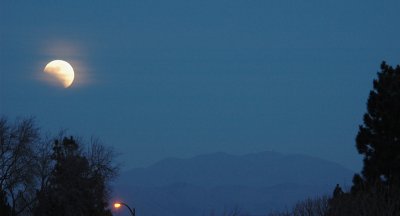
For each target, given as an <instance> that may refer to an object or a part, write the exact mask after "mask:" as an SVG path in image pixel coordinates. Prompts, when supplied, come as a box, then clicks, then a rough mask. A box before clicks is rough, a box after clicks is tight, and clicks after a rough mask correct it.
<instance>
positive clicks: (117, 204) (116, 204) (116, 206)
mask: <svg viewBox="0 0 400 216" xmlns="http://www.w3.org/2000/svg"><path fill="white" fill-rule="evenodd" d="M123 205H124V206H126V207H127V208H128V209H129V212H130V213H131V214H132V216H135V208H133V210H132V209H131V208H130V207H129V206H128V204H126V203H123V202H116V203H114V208H116V209H118V208H121V206H123Z"/></svg>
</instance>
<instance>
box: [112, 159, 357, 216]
mask: <svg viewBox="0 0 400 216" xmlns="http://www.w3.org/2000/svg"><path fill="white" fill-rule="evenodd" d="M353 174H354V172H353V171H351V170H349V169H347V168H345V167H343V166H341V165H339V164H336V163H333V162H329V161H326V160H323V159H319V158H315V157H310V156H306V155H299V154H291V155H285V154H280V153H277V152H270V151H267V152H261V153H255V154H247V155H241V156H238V155H230V154H226V153H214V154H208V155H201V156H197V157H193V158H189V159H178V158H168V159H165V160H162V161H159V162H157V163H155V164H153V165H151V166H149V167H147V168H137V169H132V170H130V171H127V172H125V173H122V175H121V176H120V178H119V180H118V181H117V182H116V184H115V195H116V197H118V198H121V199H123V200H126V201H127V202H129V203H132V204H133V205H134V206H135V207H136V209H137V212H138V214H140V215H145V216H147V215H163V216H181V215H182V216H184V215H185V216H186V215H194V216H195V215H211V214H212V213H214V214H216V215H222V214H223V213H224V212H227V211H228V212H229V211H231V210H233V209H235V208H238V209H239V210H240V211H241V212H242V213H247V214H250V215H266V214H267V213H268V212H270V211H272V210H282V209H284V208H290V207H291V206H292V205H293V204H294V203H295V202H296V201H298V200H301V199H304V198H306V197H309V196H317V195H323V194H330V193H331V192H332V190H333V188H334V186H335V185H336V184H337V183H339V184H341V185H350V182H351V178H352V176H353ZM117 214H118V213H117ZM120 215H123V214H122V212H121V214H120Z"/></svg>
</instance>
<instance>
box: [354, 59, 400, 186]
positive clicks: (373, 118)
mask: <svg viewBox="0 0 400 216" xmlns="http://www.w3.org/2000/svg"><path fill="white" fill-rule="evenodd" d="M373 84H374V86H373V87H374V88H373V90H372V91H371V92H370V94H369V98H368V103H367V110H368V112H367V113H366V114H365V115H364V125H361V126H360V129H359V132H358V134H357V138H356V143H357V150H358V152H359V153H360V154H363V155H364V167H363V170H362V177H361V178H360V177H359V176H356V177H355V178H354V187H353V190H359V189H362V188H363V187H369V186H371V185H376V184H378V185H382V186H389V185H393V184H397V185H398V184H399V183H400V66H397V67H396V68H393V67H391V66H389V65H387V64H386V63H385V62H383V63H382V65H381V71H380V72H378V79H375V80H374V82H373Z"/></svg>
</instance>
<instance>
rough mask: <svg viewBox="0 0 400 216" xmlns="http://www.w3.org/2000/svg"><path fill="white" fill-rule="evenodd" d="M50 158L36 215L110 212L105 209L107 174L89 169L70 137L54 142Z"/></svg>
mask: <svg viewBox="0 0 400 216" xmlns="http://www.w3.org/2000/svg"><path fill="white" fill-rule="evenodd" d="M52 157H53V159H54V160H55V161H56V164H55V167H54V170H53V172H52V173H51V176H50V180H49V185H48V187H46V188H45V189H44V190H43V191H42V192H41V194H40V195H39V197H38V207H37V209H36V211H35V215H41V216H45V215H48V216H51V215H59V216H80V215H81V216H86V215H97V216H103V215H104V216H106V215H112V214H111V212H110V211H109V210H108V209H107V195H108V193H107V189H106V184H105V181H106V178H107V176H104V175H103V174H102V172H98V171H97V170H95V169H91V168H92V167H93V166H91V164H90V161H89V159H88V158H87V157H86V156H85V155H84V154H83V153H82V151H81V150H80V148H79V145H78V143H77V142H76V141H75V140H74V139H73V138H72V137H71V138H64V139H63V140H62V141H61V142H59V141H58V140H57V141H55V144H54V152H53V155H52Z"/></svg>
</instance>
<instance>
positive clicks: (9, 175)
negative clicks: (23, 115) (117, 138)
mask: <svg viewBox="0 0 400 216" xmlns="http://www.w3.org/2000/svg"><path fill="white" fill-rule="evenodd" d="M113 158H114V153H113V151H112V150H110V149H108V148H106V147H104V146H103V145H101V144H99V142H98V141H96V140H91V141H90V142H89V143H88V144H87V145H84V144H83V142H81V141H77V140H75V139H74V138H73V137H69V138H67V137H65V136H63V135H62V133H61V135H59V136H57V137H52V138H46V137H44V136H43V135H41V134H40V130H39V128H38V127H37V126H36V125H35V122H34V120H33V119H32V118H28V119H20V120H16V121H15V122H9V121H8V119H7V118H5V117H2V118H0V215H1V216H17V215H35V216H39V215H41V216H56V215H57V216H73V215H76V216H89V215H93V216H95V215H99V216H103V215H104V216H105V215H112V214H111V212H110V210H109V209H107V206H108V198H109V197H108V195H109V189H108V183H109V181H110V180H112V179H113V178H114V177H115V176H116V174H117V171H118V170H117V168H116V166H114V165H113Z"/></svg>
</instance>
